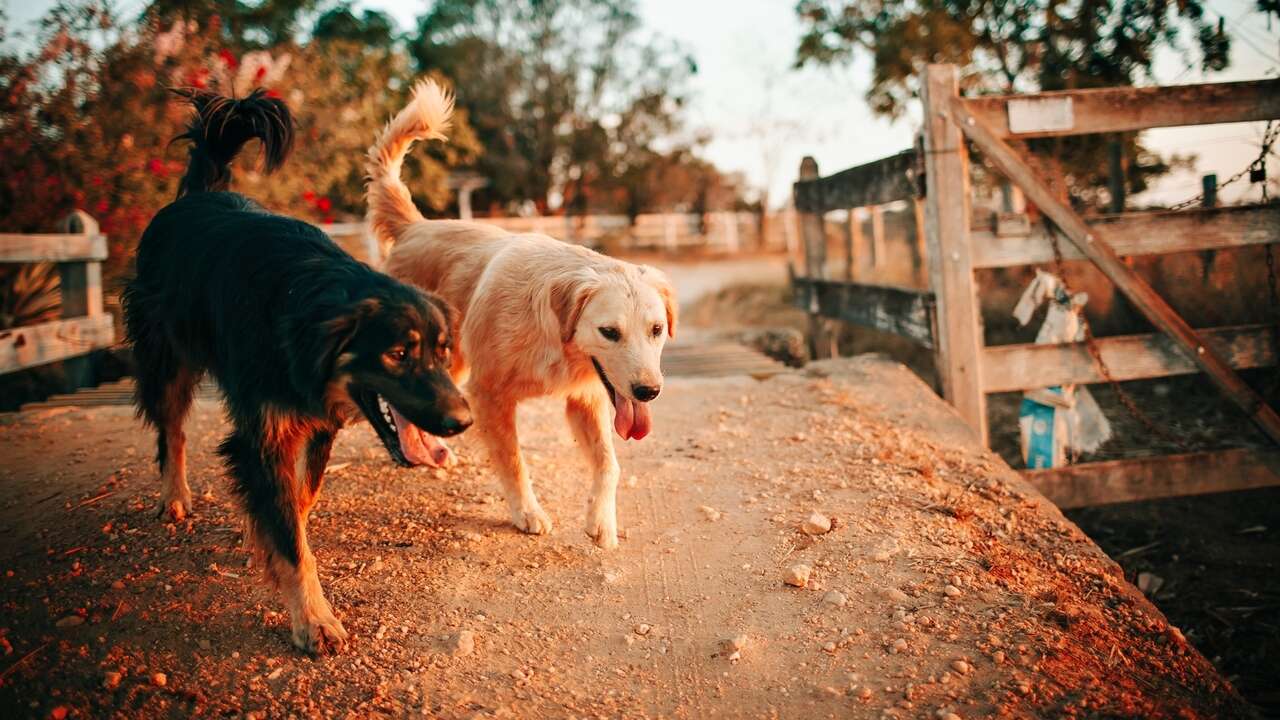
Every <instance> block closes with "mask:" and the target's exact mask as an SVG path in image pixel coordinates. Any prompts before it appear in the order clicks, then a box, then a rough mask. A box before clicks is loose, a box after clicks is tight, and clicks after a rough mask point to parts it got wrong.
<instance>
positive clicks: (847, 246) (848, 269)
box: [844, 208, 862, 282]
mask: <svg viewBox="0 0 1280 720" xmlns="http://www.w3.org/2000/svg"><path fill="white" fill-rule="evenodd" d="M848 212H849V215H848V216H847V217H846V219H845V221H844V279H845V280H847V281H848V282H853V262H854V257H856V256H855V255H854V253H853V249H854V248H855V247H856V246H858V245H861V244H862V243H861V242H860V241H861V239H862V225H861V224H860V223H861V220H859V219H858V208H849V211H848Z"/></svg>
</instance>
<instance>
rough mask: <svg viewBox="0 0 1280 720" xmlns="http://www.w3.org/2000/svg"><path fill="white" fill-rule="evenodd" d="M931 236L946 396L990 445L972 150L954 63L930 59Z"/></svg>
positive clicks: (927, 207)
mask: <svg viewBox="0 0 1280 720" xmlns="http://www.w3.org/2000/svg"><path fill="white" fill-rule="evenodd" d="M923 85H924V109H925V123H924V136H925V137H924V145H925V181H926V183H927V200H926V204H925V218H926V221H925V224H926V238H927V241H928V253H927V256H928V260H929V284H930V286H931V287H932V289H933V292H934V296H935V297H936V298H937V312H938V337H937V338H936V342H935V347H936V348H937V368H938V375H939V378H940V379H941V381H942V393H943V396H944V397H945V398H946V399H947V400H948V401H949V402H950V403H951V404H952V405H954V406H955V408H956V410H958V411H959V412H960V416H961V417H962V418H964V420H965V421H966V422H967V423H969V425H970V426H971V427H972V428H973V429H974V430H975V431H977V433H978V436H979V439H980V440H981V442H982V444H983V445H986V444H987V402H986V395H985V394H984V393H983V388H982V342H983V340H982V314H981V309H980V306H979V305H978V298H977V292H976V288H975V286H974V279H973V258H972V248H971V247H970V243H969V225H970V207H969V203H970V199H969V152H968V150H967V149H966V148H965V144H964V137H963V135H961V132H960V128H958V127H956V125H955V124H954V123H953V122H952V121H951V113H950V105H951V99H952V98H953V97H958V96H959V87H960V85H959V72H958V70H957V69H956V66H954V65H929V66H928V67H927V68H926V69H925V75H924V83H923Z"/></svg>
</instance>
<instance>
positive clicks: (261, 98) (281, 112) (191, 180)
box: [175, 89, 293, 197]
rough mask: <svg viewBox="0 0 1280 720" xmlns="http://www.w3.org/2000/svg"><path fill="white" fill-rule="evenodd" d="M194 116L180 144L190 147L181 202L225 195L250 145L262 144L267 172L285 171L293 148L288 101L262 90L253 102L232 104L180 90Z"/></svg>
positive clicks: (251, 96)
mask: <svg viewBox="0 0 1280 720" xmlns="http://www.w3.org/2000/svg"><path fill="white" fill-rule="evenodd" d="M175 92H176V93H177V94H179V95H181V96H183V97H185V98H187V100H188V102H190V103H191V107H192V108H193V109H194V110H195V114H194V116H193V117H192V118H191V123H190V124H189V125H187V131H186V132H185V133H183V134H181V135H179V136H178V137H177V138H175V140H183V139H186V140H190V141H191V160H190V162H189V163H188V164H187V174H186V175H184V176H183V177H182V183H181V184H179V185H178V197H182V196H184V195H191V194H193V193H201V192H211V191H218V190H226V189H227V187H228V185H230V183H231V161H232V160H234V159H235V157H236V155H237V154H238V153H239V152H240V149H241V148H243V147H244V144H245V143H247V142H249V141H250V140H252V139H254V138H257V139H258V140H261V141H262V151H263V155H264V156H265V157H266V171H267V172H273V171H274V170H275V169H276V168H278V167H280V165H282V164H283V163H284V161H285V158H287V157H288V156H289V151H290V150H291V149H292V148H293V116H292V115H291V114H290V113H289V106H287V105H285V103H284V101H283V100H280V99H278V98H273V97H269V96H268V95H267V93H266V91H265V90H262V89H258V90H254V91H253V92H251V93H249V95H248V97H244V98H240V99H238V100H237V99H233V98H228V97H223V96H221V95H218V94H216V93H211V92H206V91H202V90H175Z"/></svg>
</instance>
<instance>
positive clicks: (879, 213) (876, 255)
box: [867, 205, 889, 282]
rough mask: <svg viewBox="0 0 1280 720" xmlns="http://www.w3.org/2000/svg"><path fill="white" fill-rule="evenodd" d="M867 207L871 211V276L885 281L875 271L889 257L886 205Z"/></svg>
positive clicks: (882, 266)
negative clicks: (885, 219)
mask: <svg viewBox="0 0 1280 720" xmlns="http://www.w3.org/2000/svg"><path fill="white" fill-rule="evenodd" d="M867 209H868V210H870V211H871V268H872V275H871V278H872V279H873V280H880V281H881V282H883V281H884V279H883V278H880V277H877V276H876V272H875V271H877V270H882V269H883V268H884V264H885V261H886V260H888V259H889V257H888V256H889V251H888V250H887V249H886V248H885V244H884V243H885V238H884V207H883V206H881V205H872V206H871V207H869V208H867Z"/></svg>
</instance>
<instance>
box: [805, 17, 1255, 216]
mask: <svg viewBox="0 0 1280 720" xmlns="http://www.w3.org/2000/svg"><path fill="white" fill-rule="evenodd" d="M1269 1H1271V0H1263V2H1269ZM1205 9H1206V8H1205V3H1204V2H1203V0H1180V1H1179V2H1167V1H1163V0H919V1H918V2H912V3H902V2H895V1H894V0H870V1H869V2H863V1H859V2H853V1H851V0H848V1H847V0H800V1H799V2H798V3H797V5H796V12H797V13H798V14H799V16H800V19H801V22H802V23H803V25H804V26H805V32H804V35H803V36H802V37H801V39H800V43H799V48H798V51H797V61H796V62H797V64H798V65H803V64H806V63H816V64H835V63H842V62H847V61H849V60H850V59H851V58H852V57H853V56H854V55H855V54H857V53H860V52H865V53H867V54H869V55H870V56H871V59H872V61H873V68H872V82H871V87H870V88H869V89H868V91H867V101H868V102H869V103H870V105H871V107H872V108H873V109H874V110H875V112H877V113H879V114H882V115H885V116H889V117H896V116H899V115H901V114H902V113H903V112H904V110H905V108H906V106H907V104H908V103H909V102H910V101H911V100H913V99H915V98H916V97H918V95H919V78H920V77H921V75H922V73H923V70H924V66H925V65H926V64H928V63H935V62H949V63H955V64H957V65H959V66H960V67H961V68H962V72H963V76H962V88H963V90H964V91H965V92H967V93H970V94H984V93H1015V92H1034V91H1039V90H1061V89H1075V88H1087V87H1104V86H1114V85H1132V84H1133V83H1134V82H1136V81H1138V80H1151V79H1152V69H1153V64H1154V61H1155V54H1156V51H1157V50H1158V49H1159V48H1161V47H1169V48H1174V49H1178V50H1181V51H1182V52H1183V54H1184V55H1186V56H1187V57H1188V59H1189V60H1190V61H1191V62H1193V63H1198V64H1199V65H1200V67H1202V68H1203V69H1205V70H1221V69H1223V68H1225V67H1226V65H1227V63H1228V60H1229V53H1230V47H1231V44H1230V38H1229V37H1228V36H1227V35H1226V34H1225V33H1224V32H1223V28H1222V26H1221V24H1220V23H1215V22H1213V21H1212V20H1211V19H1210V18H1208V17H1207V16H1206V14H1205ZM1188 35H1190V36H1191V42H1192V43H1193V44H1194V46H1195V48H1194V50H1193V49H1191V48H1189V47H1184V40H1185V37H1186V36H1188ZM1123 141H1124V144H1125V157H1126V158H1127V161H1128V162H1127V165H1128V169H1129V170H1128V180H1129V182H1130V186H1131V188H1132V189H1133V190H1135V191H1138V190H1141V189H1142V188H1143V187H1145V182H1146V179H1147V178H1149V177H1151V176H1154V175H1159V174H1161V173H1163V172H1167V171H1168V170H1169V168H1170V167H1171V162H1177V161H1178V159H1176V158H1175V159H1174V160H1173V161H1166V160H1163V159H1161V158H1159V157H1158V156H1156V155H1155V154H1154V153H1151V152H1149V151H1147V150H1146V149H1145V148H1143V147H1142V146H1141V145H1140V144H1139V143H1138V142H1137V136H1136V135H1135V134H1128V135H1126V136H1125V137H1124V138H1123ZM1107 142H1109V139H1108V138H1104V137H1096V136H1093V137H1091V136H1083V137H1079V138H1067V139H1061V140H1054V141H1048V142H1038V143H1032V149H1033V150H1034V151H1036V152H1038V153H1040V154H1050V155H1053V156H1055V157H1056V158H1057V159H1058V160H1060V161H1061V163H1062V166H1063V170H1064V173H1065V175H1066V180H1067V184H1068V186H1069V187H1070V188H1071V190H1072V192H1073V194H1074V196H1075V198H1076V200H1077V201H1082V202H1097V201H1098V198H1099V197H1100V194H1099V189H1100V188H1101V187H1103V186H1105V184H1106V177H1105V175H1104V174H1103V173H1104V171H1105V168H1106V167H1107V164H1106V160H1105V152H1106V143H1107Z"/></svg>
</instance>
